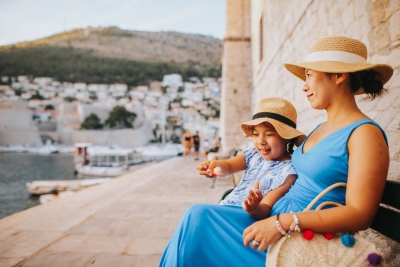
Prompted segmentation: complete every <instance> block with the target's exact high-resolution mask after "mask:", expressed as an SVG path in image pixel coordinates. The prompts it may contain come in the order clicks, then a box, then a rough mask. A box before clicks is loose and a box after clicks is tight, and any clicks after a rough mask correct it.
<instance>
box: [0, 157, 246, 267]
mask: <svg viewBox="0 0 400 267" xmlns="http://www.w3.org/2000/svg"><path fill="white" fill-rule="evenodd" d="M198 163H199V162H198V161H192V160H186V161H185V160H184V159H183V158H182V157H173V158H170V159H167V160H164V161H161V162H152V163H148V164H146V165H142V166H141V167H140V168H138V169H135V170H133V171H132V172H129V173H127V174H125V175H122V176H119V177H116V178H113V179H112V180H110V181H108V182H106V183H103V184H100V185H96V186H93V187H90V188H88V189H84V190H81V191H78V192H76V193H75V194H74V195H72V196H70V197H65V198H60V199H58V200H56V201H52V202H50V203H47V204H43V205H38V206H35V207H32V208H29V209H27V210H24V211H22V212H19V213H16V214H13V215H11V216H8V217H6V218H3V219H1V220H0V232H1V234H0V266H4V267H6V266H10V267H11V266H24V267H27V266H61V267H63V266H66V267H67V266H94V267H99V266H157V265H158V262H159V259H160V256H161V254H162V252H163V250H164V248H165V246H166V244H167V242H168V240H169V238H170V237H171V235H172V234H173V231H174V230H175V228H176V226H177V225H178V223H179V220H180V218H181V217H182V215H183V213H184V212H185V210H186V209H187V208H188V207H189V206H190V205H192V204H194V203H215V204H217V203H218V202H219V199H220V198H221V196H222V194H223V192H224V191H225V190H227V189H229V188H231V187H232V186H233V185H232V181H231V180H230V179H223V178H221V179H218V180H217V181H216V183H215V187H214V188H211V182H212V180H210V179H206V178H204V177H202V176H200V175H198V174H197V171H196V168H195V167H196V165H197V164H198ZM236 178H237V179H238V178H239V177H236Z"/></svg>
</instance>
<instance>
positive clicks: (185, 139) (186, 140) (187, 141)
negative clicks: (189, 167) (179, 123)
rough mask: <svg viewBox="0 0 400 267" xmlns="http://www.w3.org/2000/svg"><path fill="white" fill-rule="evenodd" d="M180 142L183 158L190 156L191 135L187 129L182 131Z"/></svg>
mask: <svg viewBox="0 0 400 267" xmlns="http://www.w3.org/2000/svg"><path fill="white" fill-rule="evenodd" d="M181 142H182V146H183V158H184V159H186V158H187V157H190V154H191V150H192V147H193V140H192V135H191V134H190V132H189V130H186V131H185V132H184V133H183V135H182V140H181Z"/></svg>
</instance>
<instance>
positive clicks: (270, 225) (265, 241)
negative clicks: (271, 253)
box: [243, 216, 282, 252]
mask: <svg viewBox="0 0 400 267" xmlns="http://www.w3.org/2000/svg"><path fill="white" fill-rule="evenodd" d="M275 220H276V216H274V217H269V218H267V219H264V220H261V221H258V222H255V223H253V224H252V225H250V226H249V227H247V228H246V229H245V230H244V232H243V244H244V246H245V247H247V246H248V244H249V243H250V246H251V247H252V248H253V249H257V246H256V245H254V244H253V243H252V241H253V240H255V241H256V242H258V243H260V245H259V246H258V251H260V252H263V251H265V249H266V248H267V247H268V246H269V245H271V244H273V243H275V242H277V241H278V240H279V239H280V238H282V234H281V233H280V232H279V231H278V229H277V228H276V226H275Z"/></svg>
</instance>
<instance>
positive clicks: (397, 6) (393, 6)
mask: <svg viewBox="0 0 400 267" xmlns="http://www.w3.org/2000/svg"><path fill="white" fill-rule="evenodd" d="M385 4H386V5H385V20H387V19H389V18H390V17H391V16H392V15H393V14H394V13H395V12H396V11H398V10H400V2H399V1H398V0H387V1H386V3H385Z"/></svg>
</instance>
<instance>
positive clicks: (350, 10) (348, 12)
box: [341, 1, 355, 28]
mask: <svg viewBox="0 0 400 267" xmlns="http://www.w3.org/2000/svg"><path fill="white" fill-rule="evenodd" d="M341 15H342V16H341V20H342V24H343V26H344V27H345V28H346V27H348V26H349V25H350V24H352V23H353V22H354V21H355V17H354V3H353V1H351V2H350V3H348V4H347V6H345V8H344V9H343V12H342V14H341Z"/></svg>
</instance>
